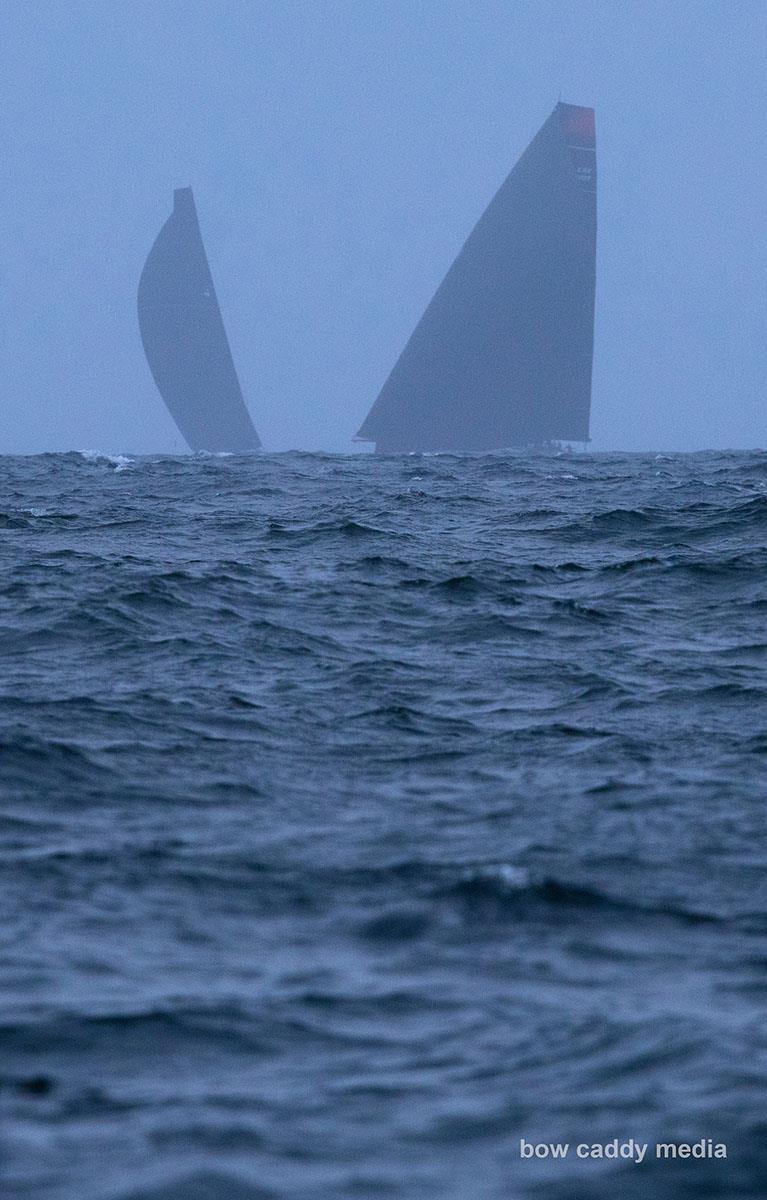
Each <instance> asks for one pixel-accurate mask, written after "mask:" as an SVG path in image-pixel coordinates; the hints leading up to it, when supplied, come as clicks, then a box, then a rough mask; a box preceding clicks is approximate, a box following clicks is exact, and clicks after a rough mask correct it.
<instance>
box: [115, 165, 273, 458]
mask: <svg viewBox="0 0 767 1200" xmlns="http://www.w3.org/2000/svg"><path fill="white" fill-rule="evenodd" d="M173 195H174V204H173V212H172V213H171V215H170V217H169V218H168V220H167V221H166V222H165V224H164V225H163V227H162V229H161V230H160V233H159V234H158V237H157V240H156V241H155V243H154V245H153V246H152V249H151V250H150V252H149V257H148V258H147V260H146V263H145V265H144V270H143V271H142V273H141V279H140V281H139V285H138V319H139V328H140V330H141V340H142V342H143V344H144V350H145V352H146V356H147V359H148V361H149V366H150V369H151V371H152V375H153V376H154V381H155V383H156V384H157V387H158V389H159V392H160V395H161V396H162V398H163V400H164V401H165V403H166V404H167V406H168V408H169V409H170V413H171V416H172V417H173V419H174V421H175V422H176V424H177V425H178V427H179V429H180V430H181V433H182V434H183V436H184V438H185V439H186V441H187V442H188V444H189V446H190V447H191V448H192V450H210V451H232V452H234V453H244V452H247V451H250V450H258V449H260V447H261V442H260V440H259V437H258V434H257V433H256V431H255V429H254V427H253V422H252V421H251V419H250V415H249V413H248V410H247V408H246V407H245V402H244V400H243V398H242V392H241V390H240V383H239V380H238V378H237V372H236V370H235V367H234V362H233V361H232V354H231V351H230V349H229V342H228V340H227V336H226V330H225V329H224V322H223V321H222V319H221V310H220V309H219V306H218V300H217V299H216V289H215V288H214V286H213V278H212V276H211V273H210V267H209V266H208V260H207V257H206V255H205V247H204V246H203V243H202V236H201V234H200V226H199V223H198V220H197V210H196V208H195V204H194V197H193V196H192V189H191V188H188V187H187V188H178V189H177V190H176V191H175V192H174V194H173Z"/></svg>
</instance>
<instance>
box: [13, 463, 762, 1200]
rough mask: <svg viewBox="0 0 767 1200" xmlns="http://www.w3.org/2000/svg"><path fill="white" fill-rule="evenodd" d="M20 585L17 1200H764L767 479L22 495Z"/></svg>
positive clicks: (236, 468) (271, 485)
mask: <svg viewBox="0 0 767 1200" xmlns="http://www.w3.org/2000/svg"><path fill="white" fill-rule="evenodd" d="M0 547H1V551H0V555H1V557H0V567H1V569H0V914H1V915H2V920H1V921H0V1116H1V1117H2V1134H0V1137H1V1139H2V1140H1V1143H0V1177H2V1178H3V1179H4V1180H5V1182H4V1184H3V1185H2V1186H3V1187H4V1188H5V1191H4V1192H2V1194H3V1195H4V1196H13V1197H19V1198H22V1200H265V1198H267V1197H269V1198H272V1200H350V1198H360V1197H365V1198H371V1197H372V1198H374V1200H377V1198H379V1197H380V1198H381V1200H387V1198H396V1200H426V1198H434V1200H490V1198H492V1200H518V1198H528V1197H530V1198H533V1200H614V1198H615V1197H618V1196H620V1197H625V1198H626V1200H639V1197H647V1196H652V1197H656V1198H659V1200H667V1198H668V1200H672V1198H673V1200H688V1198H689V1200H693V1198H695V1200H700V1198H701V1197H720V1198H721V1200H732V1198H736V1197H738V1198H749V1200H757V1198H759V1200H761V1198H762V1197H763V1196H764V1195H765V1194H767V1114H766V1112H765V1099H766V1097H767V1087H766V1084H767V1019H765V1002H766V1001H767V969H766V968H767V937H766V936H765V935H767V884H766V879H767V873H766V872H765V866H766V865H767V853H766V851H765V831H766V828H767V823H766V821H765V790H766V789H765V784H766V779H767V776H766V773H765V765H766V763H767V674H766V673H765V666H766V662H767V653H766V652H767V570H766V568H767V454H763V453H728V454H722V453H716V454H713V453H709V454H697V455H617V454H614V455H607V454H602V455H579V456H572V457H570V456H561V457H557V456H554V455H549V456H547V455H540V456H532V457H525V456H488V457H471V458H455V457H450V456H439V457H407V458H375V457H373V456H357V457H341V456H338V457H333V456H327V455H311V454H282V455H266V454H264V455H260V456H254V457H248V458H237V457H191V456H190V457H176V458H173V457H165V458H163V457H143V458H139V457H136V458H134V457H131V456H129V455H117V456H114V457H108V456H99V455H85V454H79V453H72V454H61V455H45V456H40V457H29V458H4V459H0ZM615 1138H617V1139H619V1141H620V1142H621V1143H625V1142H626V1141H627V1140H628V1139H634V1140H635V1141H636V1142H642V1143H647V1145H648V1146H649V1150H648V1152H647V1157H646V1159H645V1161H644V1162H642V1163H641V1164H639V1163H637V1162H635V1161H631V1160H620V1159H619V1160H616V1159H613V1160H608V1159H606V1158H602V1159H584V1160H581V1159H578V1158H577V1157H576V1155H575V1150H574V1147H575V1145H576V1144H584V1143H585V1144H588V1145H592V1144H603V1145H606V1144H608V1143H609V1142H611V1141H612V1140H613V1139H615ZM521 1139H525V1140H526V1141H528V1142H530V1143H534V1144H539V1143H540V1144H544V1143H568V1144H569V1145H570V1150H569V1152H568V1154H567V1156H566V1157H565V1158H563V1159H561V1160H557V1161H552V1160H551V1159H550V1158H547V1159H540V1158H532V1159H527V1158H522V1157H521V1156H520V1142H521ZM700 1139H711V1141H712V1143H717V1144H723V1145H726V1147H727V1158H726V1159H722V1158H719V1159H713V1158H710V1157H706V1158H701V1159H692V1158H691V1159H689V1160H685V1161H682V1160H672V1161H667V1160H657V1159H656V1158H655V1157H654V1149H653V1148H654V1147H655V1145H656V1143H658V1142H663V1143H668V1142H673V1143H675V1144H676V1143H682V1142H687V1143H695V1142H698V1141H699V1140H700ZM0 1191H2V1188H0Z"/></svg>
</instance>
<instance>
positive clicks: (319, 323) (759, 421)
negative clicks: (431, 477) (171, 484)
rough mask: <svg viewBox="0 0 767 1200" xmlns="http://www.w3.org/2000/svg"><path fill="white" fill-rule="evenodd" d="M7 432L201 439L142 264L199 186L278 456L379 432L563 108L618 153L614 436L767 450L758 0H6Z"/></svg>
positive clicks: (603, 218)
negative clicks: (143, 284) (488, 211)
mask: <svg viewBox="0 0 767 1200" xmlns="http://www.w3.org/2000/svg"><path fill="white" fill-rule="evenodd" d="M0 20H1V22H2V46H3V53H4V63H5V70H4V77H3V82H2V85H0V89H1V93H0V94H1V96H2V104H3V110H4V113H5V117H6V138H7V140H6V146H5V155H4V158H5V169H4V171H3V176H2V181H0V192H1V195H2V212H3V220H4V226H5V238H4V253H3V259H2V288H1V289H0V295H1V296H2V321H1V323H0V324H1V327H2V331H3V340H2V372H3V378H4V403H3V414H4V415H3V421H2V425H0V452H4V453H27V452H37V451H42V450H54V449H69V448H78V449H101V450H108V451H111V452H122V451H136V452H163V451H164V452H175V451H180V450H182V449H184V446H183V443H182V440H181V438H180V435H179V434H178V432H177V431H176V429H175V427H174V425H173V423H172V421H171V419H170V417H169V416H168V414H167V413H166V411H165V408H164V406H163V405H162V402H161V401H160V399H159V396H158V395H157V393H156V390H155V387H154V384H153V382H152V379H151V376H150V374H149V371H148V369H147V366H146V363H145V361H144V357H143V353H142V349H141V344H140V340H139V337H138V331H137V326H136V315H135V290H136V283H137V280H138V276H139V273H140V271H141V267H142V265H143V262H144V258H145V256H146V253H147V251H148V250H149V247H150V246H151V244H152V241H153V239H154V237H155V236H156V234H157V231H158V229H159V228H160V225H161V224H162V222H163V221H164V220H165V218H166V217H167V215H168V213H169V212H170V209H171V205H172V191H173V188H174V187H178V186H183V185H187V184H191V185H192V186H193V187H194V189H195V197H196V201H197V205H198V209H199V213H200V219H201V223H202V229H203V235H204V237H205V241H206V245H207V249H208V254H209V258H210V262H211V267H212V270H213V275H214V278H215V280H216V285H217V289H218V293H219V298H220V301H221V306H222V310H223V313H224V319H225V322H226V324H227V327H228V330H229V335H230V340H231V343H232V349H233V353H234V357H235V361H236V363H237V367H238V370H239V373H240V377H241V381H242V385H243V390H244V392H245V395H246V398H247V400H248V403H249V407H250V410H251V412H252V414H253V418H254V421H255V423H256V426H257V428H258V430H259V433H260V434H261V436H262V438H263V440H264V443H265V445H266V446H267V447H268V448H271V449H277V450H279V449H286V448H291V447H298V448H303V449H325V450H333V451H347V450H351V449H352V448H353V447H352V444H351V441H350V439H351V436H352V435H353V434H354V432H355V431H356V430H357V428H358V427H359V425H360V422H361V420H362V418H363V417H364V415H365V413H366V412H367V410H368V408H369V406H370V404H371V403H372V401H373V400H374V398H375V396H376V394H377V392H378V390H379V388H380V386H381V385H382V383H383V381H384V379H385V378H386V375H387V373H388V371H389V370H390V368H391V367H392V365H393V363H394V361H395V360H396V358H397V355H398V354H399V352H400V350H401V349H402V347H403V345H404V343H405V341H406V340H407V338H408V336H409V334H410V332H411V331H412V329H413V327H414V325H415V323H416V322H417V320H418V318H419V316H420V315H421V313H422V311H423V309H424V307H425V305H426V303H427V302H428V300H429V298H430V297H431V295H432V294H433V292H434V289H435V288H436V286H437V285H438V283H439V281H440V280H441V278H442V276H443V275H444V272H445V271H446V269H447V268H448V266H449V265H450V263H451V261H452V259H453V257H454V256H455V254H456V253H457V251H458V249H459V248H460V246H461V244H462V242H463V240H464V238H465V237H466V235H467V234H468V232H469V231H470V229H471V228H472V226H473V224H474V223H475V221H476V220H477V218H478V217H479V215H480V214H481V212H482V210H483V208H484V207H485V205H486V204H487V202H488V201H489V200H490V198H491V196H492V194H493V193H494V191H495V189H496V188H497V187H498V185H499V184H500V183H501V181H502V180H503V178H504V177H505V176H506V174H507V173H508V171H509V170H510V168H511V167H512V165H513V163H514V162H515V160H516V159H517V157H518V155H519V154H520V153H521V151H522V150H523V149H524V147H525V146H526V144H527V142H528V141H529V140H530V138H531V137H532V136H533V134H534V133H535V132H536V130H537V129H538V127H539V126H540V124H541V123H542V122H543V120H544V119H545V118H546V116H547V115H548V113H549V112H550V111H551V109H552V107H553V105H554V104H555V102H556V100H557V98H558V97H559V96H560V95H561V97H562V98H563V99H564V100H568V101H572V102H574V103H580V104H587V105H594V106H595V107H596V109H597V122H598V146H599V150H598V153H599V173H600V192H599V222H600V237H599V275H598V297H597V344H596V355H595V376H594V402H593V414H592V436H593V438H594V443H593V445H594V448H595V449H613V448H617V449H628V450H631V449H642V448H655V449H696V448H701V447H715V448H716V447H720V448H721V447H753V446H759V445H763V444H764V443H765V442H767V416H765V408H764V379H765V367H766V366H767V351H766V350H765V346H767V329H766V328H765V323H766V321H767V318H766V317H765V311H766V310H765V305H764V297H765V291H766V290H767V289H766V287H765V285H766V283H767V234H766V233H765V226H764V219H763V212H764V204H763V197H764V165H763V153H762V145H763V136H764V135H763V123H764V112H765V101H766V100H767V75H766V74H765V72H764V63H763V58H764V53H763V48H764V44H765V33H766V32H767V29H766V28H765V27H766V26H767V10H766V9H765V7H764V5H763V4H761V3H759V2H757V0H745V2H743V3H739V4H737V5H722V4H721V3H718V2H713V0H712V2H704V0H701V2H681V3H680V2H675V3H674V4H671V5H669V4H667V3H665V2H656V0H646V2H643V3H637V2H629V3H623V4H621V5H615V4H614V3H612V2H603V0H586V2H585V3H580V4H577V5H575V4H565V3H559V2H557V0H548V2H545V0H540V2H536V3H530V2H528V3H515V4H509V3H501V2H492V0H480V2H479V3H468V2H466V0H461V2H452V0H439V2H436V0H427V2H424V3H419V4H418V5H414V4H412V3H410V2H408V0H388V2H376V0H368V2H366V3H365V4H359V3H352V2H345V0H333V2H327V3H306V2H304V3H298V2H294V0H287V2H286V0H280V2H279V3H275V2H268V3H261V2H248V3H245V2H243V0H236V2H227V0H205V2H201V0H183V2H182V0H133V2H132V3H131V4H130V5H128V6H125V5H121V4H116V3H113V2H111V0H108V2H106V3H100V4H96V3H91V2H85V3H84V2H80V0H40V2H39V3H36V4H35V5H33V6H26V5H24V6H22V5H10V6H5V9H4V14H3V16H2V18H0Z"/></svg>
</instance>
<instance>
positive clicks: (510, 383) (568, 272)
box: [357, 103, 596, 453]
mask: <svg viewBox="0 0 767 1200" xmlns="http://www.w3.org/2000/svg"><path fill="white" fill-rule="evenodd" d="M595 278H596V138H595V129H594V110H593V109H591V108H584V107H582V106H580V105H573V104H562V103H558V104H557V105H556V107H555V109H554V111H553V112H552V114H551V116H550V117H549V118H548V120H547V121H546V122H545V123H544V125H543V126H542V127H541V129H540V130H539V132H538V133H537V135H536V136H535V138H534V139H533V141H532V142H531V143H530V145H529V146H528V148H527V150H525V152H524V154H523V155H522V157H521V158H520V159H519V161H518V162H517V164H516V166H515V167H514V169H513V170H512V172H511V174H510V175H509V176H508V178H507V179H506V181H505V183H504V184H503V185H502V186H501V188H500V189H499V191H498V192H497V193H496V195H495V197H494V198H493V200H492V201H491V202H490V204H489V206H488V208H487V209H486V211H485V212H484V214H483V215H482V217H481V218H480V220H479V222H478V223H477V225H476V226H475V228H474V229H473V231H472V232H471V234H470V235H469V237H468V239H467V241H466V243H465V245H464V246H463V249H462V250H461V252H460V253H459V255H458V257H457V258H456V260H455V262H454V263H453V265H452V266H451V268H450V270H449V271H448V273H447V275H446V276H445V278H444V280H443V281H442V283H441V285H440V287H439V288H438V290H437V292H436V294H435V295H434V297H433V299H432V301H431V303H430V304H429V306H428V307H427V309H426V311H425V313H424V315H423V316H422V318H421V320H420V322H419V323H418V325H417V326H416V329H415V331H414V333H413V334H412V336H411V338H410V340H409V342H408V343H407V345H406V346H405V349H404V350H403V352H402V354H401V355H400V358H399V360H398V361H397V363H396V364H395V366H394V369H393V370H392V372H391V374H390V375H389V378H388V379H387V380H386V382H385V384H384V386H383V388H382V389H381V392H380V394H379V396H378V398H377V400H376V401H375V403H374V405H373V407H372V408H371V410H370V412H369V413H368V416H367V417H366V419H365V421H364V423H363V425H362V428H361V429H360V431H359V434H358V435H357V437H358V439H359V440H362V441H373V442H375V443H376V450H377V451H378V452H379V453H401V452H407V451H423V450H433V451H448V452H453V453H464V452H468V451H490V450H500V449H505V448H509V447H534V446H542V445H545V444H546V443H548V442H551V441H553V440H561V441H588V439H589V414H590V406H591V365H592V358H593V345H594V296H595Z"/></svg>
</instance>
